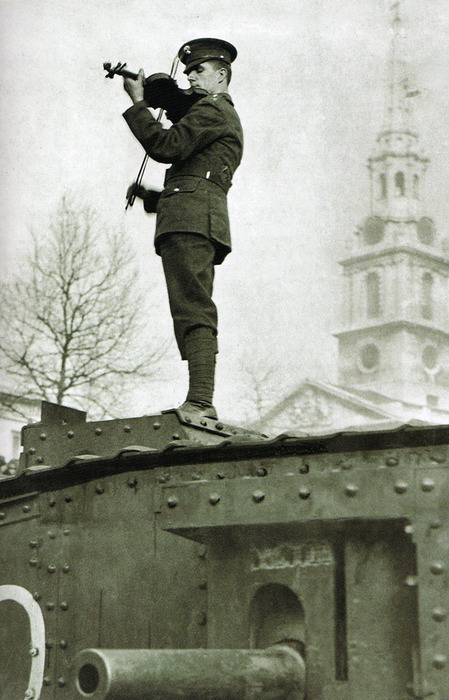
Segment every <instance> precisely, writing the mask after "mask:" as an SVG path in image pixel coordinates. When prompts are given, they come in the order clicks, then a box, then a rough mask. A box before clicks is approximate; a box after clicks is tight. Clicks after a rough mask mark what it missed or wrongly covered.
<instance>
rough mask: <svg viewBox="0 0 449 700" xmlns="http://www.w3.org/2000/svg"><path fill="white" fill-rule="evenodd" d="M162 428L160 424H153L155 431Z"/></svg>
mask: <svg viewBox="0 0 449 700" xmlns="http://www.w3.org/2000/svg"><path fill="white" fill-rule="evenodd" d="M160 427H161V424H160V423H153V428H154V430H159V428H160Z"/></svg>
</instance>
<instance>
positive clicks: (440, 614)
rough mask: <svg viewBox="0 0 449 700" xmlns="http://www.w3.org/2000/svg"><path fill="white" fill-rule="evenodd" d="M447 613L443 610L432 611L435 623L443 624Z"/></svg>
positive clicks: (435, 609)
mask: <svg viewBox="0 0 449 700" xmlns="http://www.w3.org/2000/svg"><path fill="white" fill-rule="evenodd" d="M446 616H447V612H446V610H444V608H434V609H433V610H432V617H433V619H434V620H435V622H443V620H445V619H446Z"/></svg>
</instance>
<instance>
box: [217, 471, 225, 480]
mask: <svg viewBox="0 0 449 700" xmlns="http://www.w3.org/2000/svg"><path fill="white" fill-rule="evenodd" d="M217 479H226V474H225V473H224V472H217Z"/></svg>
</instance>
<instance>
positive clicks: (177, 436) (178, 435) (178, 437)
mask: <svg viewBox="0 0 449 700" xmlns="http://www.w3.org/2000/svg"><path fill="white" fill-rule="evenodd" d="M180 439H181V436H180V434H179V433H173V435H172V440H180Z"/></svg>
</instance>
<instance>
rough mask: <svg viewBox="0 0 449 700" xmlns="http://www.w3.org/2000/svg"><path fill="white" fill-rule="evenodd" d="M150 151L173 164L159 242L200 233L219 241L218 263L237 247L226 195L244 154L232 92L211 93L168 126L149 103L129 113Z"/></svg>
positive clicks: (164, 197) (161, 205)
mask: <svg viewBox="0 0 449 700" xmlns="http://www.w3.org/2000/svg"><path fill="white" fill-rule="evenodd" d="M123 116H124V118H125V119H126V121H127V123H128V125H129V127H130V129H131V131H132V132H133V134H134V136H136V138H137V139H138V140H139V141H140V143H141V144H142V146H143V147H144V149H145V151H146V153H148V155H149V156H150V157H151V158H153V160H156V161H158V162H160V163H171V164H172V165H171V167H170V168H169V169H168V170H167V172H166V176H165V183H164V184H165V188H164V190H163V192H162V194H161V197H160V199H159V202H158V205H157V220H156V233H155V245H156V251H157V252H159V250H158V240H159V239H160V237H161V236H162V235H164V234H166V233H173V232H176V231H183V232H191V233H197V234H200V235H203V236H206V237H207V238H210V239H212V240H213V241H214V243H215V244H216V249H217V255H216V260H215V262H216V263H217V264H218V263H220V262H222V261H223V259H224V258H225V256H226V255H227V253H229V251H230V250H231V235H230V228H229V217H228V208H227V201H226V195H227V192H228V190H229V188H230V187H231V184H232V176H233V175H234V172H235V170H236V168H237V167H238V165H239V163H240V161H241V158H242V152H243V132H242V127H241V124H240V119H239V117H238V115H237V112H236V111H235V109H234V105H233V102H232V100H231V97H230V96H229V95H228V94H227V93H219V94H217V95H205V96H204V97H202V98H201V99H199V100H198V101H197V102H196V103H195V104H194V105H193V106H192V107H191V108H190V109H189V111H188V112H187V114H186V115H185V116H184V117H183V118H182V119H180V120H179V122H177V123H176V124H173V125H172V126H171V127H170V128H169V129H164V127H163V126H162V124H161V123H160V122H158V121H157V120H156V119H155V118H154V117H153V115H152V114H151V112H150V111H149V110H148V109H147V103H146V102H145V101H142V102H138V103H137V104H135V105H133V106H132V107H130V108H129V109H128V110H126V112H125V113H124V115H123Z"/></svg>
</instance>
